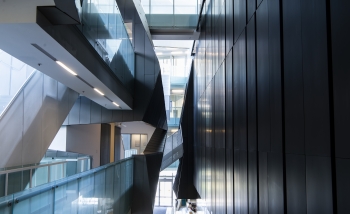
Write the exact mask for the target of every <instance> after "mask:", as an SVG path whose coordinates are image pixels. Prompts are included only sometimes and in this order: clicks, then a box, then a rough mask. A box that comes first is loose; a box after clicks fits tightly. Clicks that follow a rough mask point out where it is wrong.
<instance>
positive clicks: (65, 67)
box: [56, 60, 78, 76]
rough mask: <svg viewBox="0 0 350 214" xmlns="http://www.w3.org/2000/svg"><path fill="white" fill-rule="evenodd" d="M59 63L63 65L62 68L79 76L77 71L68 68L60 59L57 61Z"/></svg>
mask: <svg viewBox="0 0 350 214" xmlns="http://www.w3.org/2000/svg"><path fill="white" fill-rule="evenodd" d="M56 63H57V64H59V66H61V67H62V68H64V69H65V70H66V71H68V72H69V73H71V74H73V75H74V76H78V74H77V73H75V72H74V71H72V70H71V69H70V68H68V67H67V66H66V65H65V64H63V63H62V62H60V61H58V60H57V61H56Z"/></svg>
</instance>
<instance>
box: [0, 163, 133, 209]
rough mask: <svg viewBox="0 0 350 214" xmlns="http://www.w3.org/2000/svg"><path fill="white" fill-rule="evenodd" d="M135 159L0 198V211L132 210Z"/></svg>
mask: <svg viewBox="0 0 350 214" xmlns="http://www.w3.org/2000/svg"><path fill="white" fill-rule="evenodd" d="M132 186H133V159H132V158H129V159H124V160H122V161H119V162H115V163H111V164H107V165H104V166H101V167H98V168H95V169H92V170H89V171H87V172H82V173H79V174H76V175H73V176H70V177H67V178H63V179H60V180H57V181H54V182H51V183H48V184H44V185H41V186H39V187H36V188H32V189H28V190H25V191H23V192H19V193H16V194H12V195H8V196H5V197H1V198H0V213H4V214H22V213H30V214H31V213H33V214H34V213H46V214H51V213H72V214H73V213H87V214H88V213H122V214H126V213H128V212H129V211H130V209H131V193H132V191H131V190H132Z"/></svg>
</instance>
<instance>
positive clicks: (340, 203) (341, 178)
mask: <svg viewBox="0 0 350 214" xmlns="http://www.w3.org/2000/svg"><path fill="white" fill-rule="evenodd" d="M336 167H337V168H336V169H337V170H336V171H337V208H338V213H350V206H349V197H348V194H349V191H350V183H349V180H350V171H349V168H350V160H349V159H340V158H337V159H336Z"/></svg>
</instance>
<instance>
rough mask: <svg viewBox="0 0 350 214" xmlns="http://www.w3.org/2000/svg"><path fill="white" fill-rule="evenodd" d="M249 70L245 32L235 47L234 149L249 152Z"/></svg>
mask: <svg viewBox="0 0 350 214" xmlns="http://www.w3.org/2000/svg"><path fill="white" fill-rule="evenodd" d="M246 79H247V68H246V40H245V32H243V33H242V34H241V35H240V37H239V39H238V40H237V42H236V44H235V45H234V46H233V104H234V108H233V119H234V122H233V128H234V134H233V136H234V148H235V149H241V150H247V99H246V98H247V87H246Z"/></svg>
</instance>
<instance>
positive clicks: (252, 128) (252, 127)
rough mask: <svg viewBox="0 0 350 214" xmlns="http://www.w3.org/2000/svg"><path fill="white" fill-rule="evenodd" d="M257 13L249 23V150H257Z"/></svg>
mask: <svg viewBox="0 0 350 214" xmlns="http://www.w3.org/2000/svg"><path fill="white" fill-rule="evenodd" d="M255 48H256V42H255V15H254V16H253V18H252V19H251V20H250V21H249V23H248V25H247V120H248V121H247V123H248V124H247V126H248V127H247V129H248V130H247V132H248V150H250V151H251V150H257V149H258V148H257V115H256V108H257V103H256V51H255Z"/></svg>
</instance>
